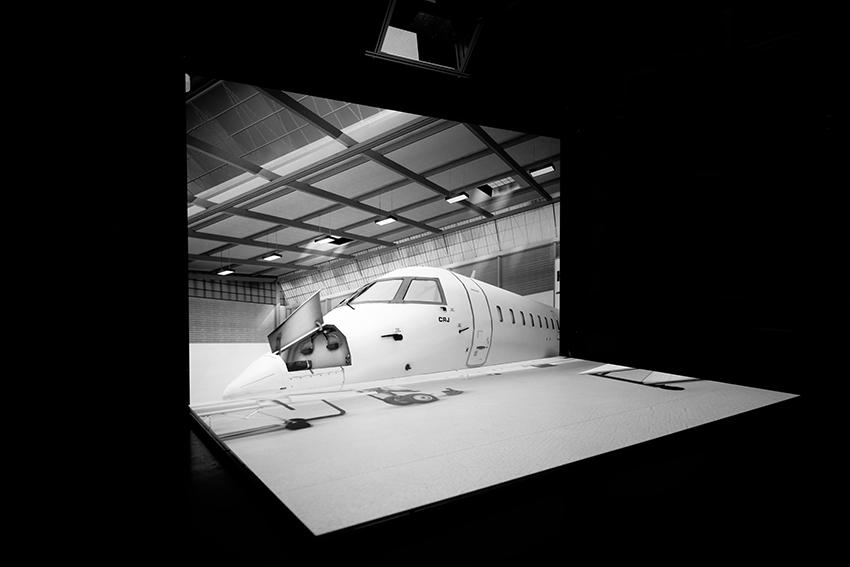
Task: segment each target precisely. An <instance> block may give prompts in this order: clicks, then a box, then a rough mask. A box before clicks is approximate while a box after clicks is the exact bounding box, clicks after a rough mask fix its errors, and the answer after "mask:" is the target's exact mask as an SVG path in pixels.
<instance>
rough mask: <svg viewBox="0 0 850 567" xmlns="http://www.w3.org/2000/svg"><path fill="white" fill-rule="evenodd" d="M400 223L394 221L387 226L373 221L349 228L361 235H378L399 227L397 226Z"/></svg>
mask: <svg viewBox="0 0 850 567" xmlns="http://www.w3.org/2000/svg"><path fill="white" fill-rule="evenodd" d="M397 224H398V223H392V224H388V225H385V226H378V225H376V224H375V223H373V222H370V223H367V224H364V225H363V226H358V227H357V228H352V229H349V232H351V233H352V234H359V235H361V236H377V235H379V234H381V233H383V232H388V231H390V230H392V229H394V228H398V226H396V225H397Z"/></svg>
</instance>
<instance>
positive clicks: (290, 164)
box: [260, 136, 346, 177]
mask: <svg viewBox="0 0 850 567" xmlns="http://www.w3.org/2000/svg"><path fill="white" fill-rule="evenodd" d="M345 149H346V147H345V145H344V144H343V143H342V142H338V141H336V140H334V139H333V138H331V137H330V136H325V137H323V138H321V139H319V140H317V141H315V142H312V143H310V144H308V145H306V146H304V147H300V148H298V149H297V150H295V151H293V152H291V155H290V154H289V153H285V152H282V153H279V154H277V155H276V156H272V157H270V158H268V161H265V162H260V163H263V164H264V165H263V167H265V168H266V169H270V170H271V171H274V172H275V173H277V174H278V175H280V176H283V177H286V176H287V175H289V174H291V173H294V172H296V171H298V170H300V169H304V168H305V167H308V166H311V165H313V164H315V163H318V162H320V161H321V160H323V159H325V158H326V157H329V156H332V155H335V154H338V153H339V152H342V151H345ZM343 163H345V162H343Z"/></svg>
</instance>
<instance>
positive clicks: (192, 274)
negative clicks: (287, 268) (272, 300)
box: [188, 270, 286, 284]
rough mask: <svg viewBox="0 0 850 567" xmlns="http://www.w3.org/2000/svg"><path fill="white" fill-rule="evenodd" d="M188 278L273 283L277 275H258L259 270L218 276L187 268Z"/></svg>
mask: <svg viewBox="0 0 850 567" xmlns="http://www.w3.org/2000/svg"><path fill="white" fill-rule="evenodd" d="M188 273H189V278H190V279H193V280H215V281H220V282H223V281H231V282H253V283H268V284H274V283H275V282H276V281H277V278H278V277H279V276H263V275H260V273H259V272H257V273H255V274H251V275H242V276H239V275H230V276H219V275H216V274H215V273H209V272H196V271H194V270H189V272H188ZM282 275H286V274H282Z"/></svg>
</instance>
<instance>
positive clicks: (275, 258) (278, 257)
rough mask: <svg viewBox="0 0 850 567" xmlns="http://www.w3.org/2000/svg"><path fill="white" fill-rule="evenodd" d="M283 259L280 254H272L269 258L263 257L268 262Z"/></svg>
mask: <svg viewBox="0 0 850 567" xmlns="http://www.w3.org/2000/svg"><path fill="white" fill-rule="evenodd" d="M281 258H283V256H281V255H280V253H278V252H272V253H271V254H269V255H268V256H263V260H265V261H266V262H273V261H274V260H280V259H281Z"/></svg>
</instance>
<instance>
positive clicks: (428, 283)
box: [403, 280, 443, 303]
mask: <svg viewBox="0 0 850 567" xmlns="http://www.w3.org/2000/svg"><path fill="white" fill-rule="evenodd" d="M403 301H406V302H407V301H410V302H413V301H415V302H417V303H443V296H442V295H441V294H440V286H439V285H438V284H437V280H411V281H410V285H409V286H408V288H407V291H406V292H405V294H404V300H403Z"/></svg>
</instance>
